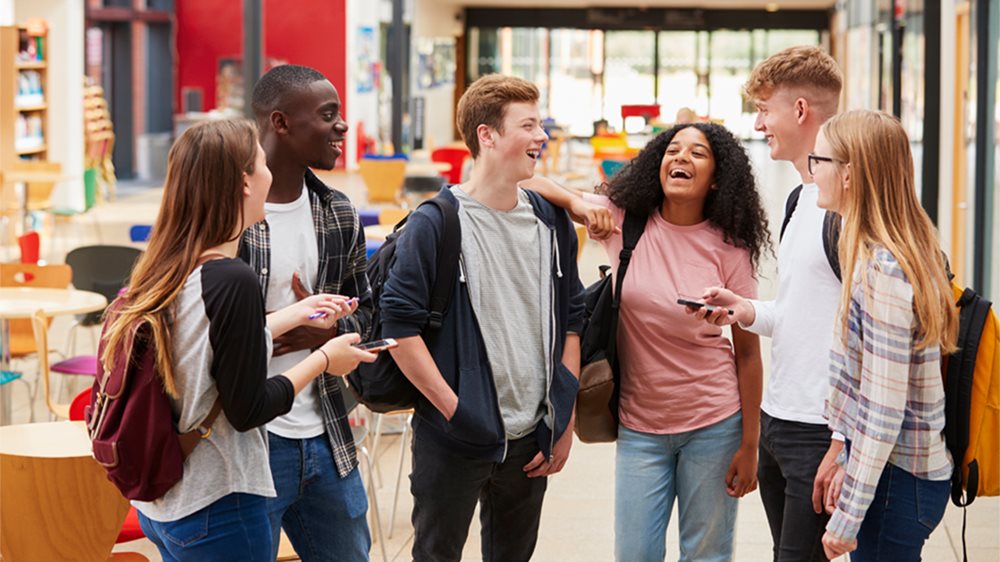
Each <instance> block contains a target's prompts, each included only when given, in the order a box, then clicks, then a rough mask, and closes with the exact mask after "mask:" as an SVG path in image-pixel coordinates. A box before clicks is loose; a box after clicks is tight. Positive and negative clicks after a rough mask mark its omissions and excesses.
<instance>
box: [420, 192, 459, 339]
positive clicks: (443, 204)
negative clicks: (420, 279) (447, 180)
mask: <svg viewBox="0 0 1000 562" xmlns="http://www.w3.org/2000/svg"><path fill="white" fill-rule="evenodd" d="M446 189H447V188H446ZM421 204H422V205H434V206H435V207H437V208H438V210H440V211H441V215H442V216H443V217H444V222H443V223H442V228H441V245H440V246H439V247H438V256H437V273H436V274H435V276H434V288H433V289H431V303H430V304H431V309H430V317H429V319H428V320H427V325H428V326H429V327H430V328H431V329H434V330H437V329H440V328H441V323H442V322H443V321H444V311H445V309H446V308H448V301H449V300H450V299H451V292H452V290H454V288H455V276H456V274H457V272H458V259H459V256H460V254H461V253H462V235H461V225H460V224H459V221H458V209H456V208H455V205H453V204H452V203H451V202H450V201H448V200H447V199H445V198H444V196H443V195H437V196H435V197H433V198H431V199H428V200H427V201H425V202H424V203H421Z"/></svg>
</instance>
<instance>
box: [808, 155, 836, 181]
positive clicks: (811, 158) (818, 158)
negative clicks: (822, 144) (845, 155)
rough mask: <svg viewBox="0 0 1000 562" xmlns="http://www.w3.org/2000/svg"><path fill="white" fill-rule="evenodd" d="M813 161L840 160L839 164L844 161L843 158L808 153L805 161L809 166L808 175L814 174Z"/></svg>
mask: <svg viewBox="0 0 1000 562" xmlns="http://www.w3.org/2000/svg"><path fill="white" fill-rule="evenodd" d="M813 162H840V163H841V164H843V163H844V161H843V160H837V159H836V158H830V157H829V156H817V155H815V154H810V155H809V159H808V161H807V166H808V168H809V175H810V176H815V175H816V173H815V172H813Z"/></svg>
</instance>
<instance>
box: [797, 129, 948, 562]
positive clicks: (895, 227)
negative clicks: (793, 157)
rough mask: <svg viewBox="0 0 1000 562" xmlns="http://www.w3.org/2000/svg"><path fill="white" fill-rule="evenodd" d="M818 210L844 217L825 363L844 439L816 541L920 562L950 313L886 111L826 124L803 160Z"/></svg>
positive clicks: (863, 556) (944, 497)
mask: <svg viewBox="0 0 1000 562" xmlns="http://www.w3.org/2000/svg"><path fill="white" fill-rule="evenodd" d="M809 165H810V167H811V172H812V174H813V177H814V179H815V181H816V184H817V185H818V187H819V198H818V205H819V206H820V207H823V208H825V209H827V210H830V211H835V212H838V213H840V214H841V215H842V216H843V219H844V222H843V230H842V233H841V238H840V245H839V246H840V248H839V257H840V263H841V264H842V267H843V272H842V274H843V275H842V276H843V279H844V288H843V293H842V295H841V304H840V311H839V317H838V321H837V322H836V325H835V336H834V340H833V350H832V352H831V377H830V384H831V389H830V398H829V400H828V401H827V406H826V416H827V419H828V420H829V425H830V429H831V430H833V431H837V432H840V433H842V434H844V436H845V437H846V440H847V441H846V442H847V446H846V447H845V449H844V452H843V453H842V454H841V458H840V459H838V464H839V465H840V468H839V469H838V471H837V473H836V476H835V477H834V479H833V482H832V483H831V484H830V486H829V487H827V489H826V490H825V502H824V503H825V508H826V511H827V512H828V513H830V514H831V517H830V521H829V523H828V524H827V526H826V533H825V535H824V536H823V547H824V549H825V551H826V555H827V556H828V557H829V558H835V557H837V556H840V555H842V554H845V553H847V552H852V554H851V559H852V560H853V561H856V562H857V561H868V560H872V561H874V560H887V559H890V558H891V559H892V560H899V561H908V560H914V561H916V560H920V552H921V550H922V548H923V545H924V542H925V541H926V540H927V538H928V537H929V536H930V534H931V532H932V531H933V530H934V528H935V527H936V526H937V525H938V523H939V522H940V521H941V518H942V516H943V515H944V510H945V507H946V505H947V502H948V495H949V489H950V484H949V479H950V478H951V474H952V466H953V465H952V459H951V456H950V455H949V453H948V450H947V448H946V447H945V442H944V434H943V433H942V431H943V429H944V421H945V414H944V386H943V383H942V379H941V358H942V355H943V354H947V353H951V352H953V351H954V350H955V341H956V339H957V335H958V311H957V309H956V307H955V304H954V302H953V297H952V292H951V288H950V285H949V280H948V275H947V272H946V265H945V260H944V257H943V254H942V253H941V250H940V246H939V244H938V241H937V237H936V233H935V229H934V225H933V224H932V223H931V220H930V218H929V217H928V216H927V214H926V213H925V212H924V210H923V208H921V206H920V203H919V201H918V200H917V196H916V190H915V186H914V172H913V157H912V155H911V153H910V140H909V138H907V135H906V132H905V131H904V130H903V128H902V126H901V125H900V123H899V121H898V120H896V119H895V118H894V117H892V116H890V115H887V114H885V113H882V112H875V111H850V112H847V113H844V114H841V115H838V116H836V117H833V118H832V119H831V120H830V121H828V122H827V123H826V124H825V125H824V126H823V128H822V129H821V130H820V133H819V136H818V137H817V139H816V147H815V150H814V153H813V154H811V155H810V157H809Z"/></svg>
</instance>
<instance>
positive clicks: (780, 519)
mask: <svg viewBox="0 0 1000 562" xmlns="http://www.w3.org/2000/svg"><path fill="white" fill-rule="evenodd" d="M829 447H830V430H829V429H828V428H827V427H826V426H825V425H820V424H810V423H800V422H793V421H785V420H781V419H778V418H772V417H771V416H769V415H767V414H766V413H764V412H761V413H760V449H759V456H760V459H759V460H758V462H757V482H758V485H759V487H760V499H761V501H762V502H764V512H765V513H766V514H767V524H768V525H769V526H770V527H771V538H772V539H773V540H774V560H775V561H776V562H801V561H824V562H825V561H826V555H824V554H823V542H822V540H823V533H824V532H825V531H826V522H827V521H828V520H829V516H828V515H826V514H825V513H824V514H822V515H817V514H816V512H815V511H813V506H812V490H813V481H814V480H815V479H816V469H817V468H819V463H820V461H822V460H823V455H825V454H826V451H827V449H828V448H829Z"/></svg>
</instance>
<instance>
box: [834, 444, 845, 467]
mask: <svg viewBox="0 0 1000 562" xmlns="http://www.w3.org/2000/svg"><path fill="white" fill-rule="evenodd" d="M833 464H835V465H837V466H844V467H846V466H847V447H844V448H843V449H841V450H840V453H838V454H837V458H836V459H834V461H833Z"/></svg>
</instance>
